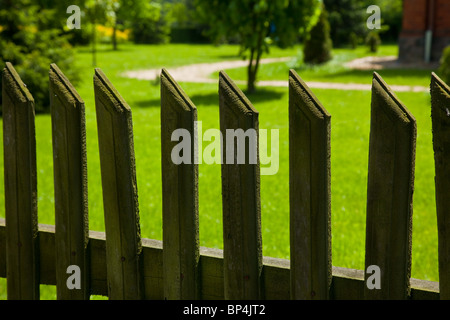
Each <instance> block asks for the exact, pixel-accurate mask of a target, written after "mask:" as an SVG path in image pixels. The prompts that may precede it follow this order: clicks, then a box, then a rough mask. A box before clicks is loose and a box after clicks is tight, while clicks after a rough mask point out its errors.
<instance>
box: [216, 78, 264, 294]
mask: <svg viewBox="0 0 450 320" xmlns="http://www.w3.org/2000/svg"><path fill="white" fill-rule="evenodd" d="M219 112H220V130H221V133H222V137H223V144H222V205H223V242H224V243H223V249H224V253H223V255H224V291H225V299H259V298H260V297H261V292H260V291H261V288H260V287H261V284H260V275H261V270H262V244H261V204H260V184H259V183H260V182H259V179H260V173H259V155H258V130H259V128H258V126H259V122H258V111H256V110H255V109H254V108H253V106H252V105H251V103H250V101H249V100H248V99H247V97H246V96H245V95H244V94H243V93H242V91H241V90H240V89H239V88H238V87H237V86H236V85H235V84H234V83H233V82H232V81H231V79H230V78H229V77H228V75H227V74H226V73H225V72H224V71H221V72H220V75H219ZM239 129H240V130H242V131H240V130H239ZM235 136H236V137H237V143H236V139H235ZM246 136H247V137H248V146H249V148H248V149H247V148H245V141H246V139H245V137H246ZM247 150H248V151H247ZM242 152H243V153H244V156H245V157H242V155H243V154H242ZM240 160H241V161H240ZM242 160H244V161H242Z"/></svg>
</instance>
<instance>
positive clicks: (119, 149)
mask: <svg viewBox="0 0 450 320" xmlns="http://www.w3.org/2000/svg"><path fill="white" fill-rule="evenodd" d="M94 92H95V106H96V111H97V127H98V143H99V150H100V166H101V177H102V187H103V206H104V211H105V231H106V262H107V274H108V276H107V279H108V296H109V298H110V299H114V300H115V299H141V298H143V297H144V285H143V276H142V271H141V265H142V257H141V251H142V244H141V233H140V225H139V203H138V194H137V182H136V167H135V158H134V143H133V123H132V117H131V109H130V107H129V106H128V105H127V103H126V102H125V101H124V100H123V98H122V97H121V96H120V94H119V93H118V92H117V90H116V89H115V88H114V87H113V85H112V84H111V82H110V81H109V80H108V78H107V77H106V76H105V74H104V73H103V72H102V71H101V70H100V69H98V68H97V69H95V75H94Z"/></svg>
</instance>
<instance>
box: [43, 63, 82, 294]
mask: <svg viewBox="0 0 450 320" xmlns="http://www.w3.org/2000/svg"><path fill="white" fill-rule="evenodd" d="M49 83H50V109H51V118H52V141H53V172H54V187H55V247H56V293H57V297H58V299H89V291H90V290H89V282H88V280H89V263H88V261H87V258H88V254H87V247H88V239H89V221H88V195H87V160H86V128H85V116H84V101H83V100H82V99H81V97H80V96H79V94H78V93H77V91H76V90H75V88H74V87H73V86H72V84H71V83H70V82H69V80H68V79H67V78H66V76H65V75H64V74H63V73H62V72H61V70H60V69H59V68H58V66H57V65H56V64H51V65H50V73H49ZM69 266H76V267H78V268H79V270H76V271H75V272H78V271H79V272H80V275H79V276H80V283H79V285H80V286H79V287H78V288H77V287H75V288H73V287H70V288H69V286H68V284H67V280H68V278H69V276H70V273H69V274H68V273H67V270H68V267H69ZM72 272H74V271H72ZM72 285H74V284H72Z"/></svg>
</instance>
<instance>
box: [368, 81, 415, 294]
mask: <svg viewBox="0 0 450 320" xmlns="http://www.w3.org/2000/svg"><path fill="white" fill-rule="evenodd" d="M416 135H417V129H416V120H415V118H414V117H413V115H412V114H411V113H410V112H409V111H408V109H407V108H406V107H405V106H404V105H403V104H402V103H401V102H400V101H399V100H398V99H397V98H396V97H395V95H394V94H393V93H392V91H391V90H390V89H389V87H388V86H387V84H386V83H385V82H384V81H383V79H382V78H381V77H380V76H379V75H378V74H377V73H374V77H373V83H372V105H371V123H370V141H369V173H368V189H367V218H366V258H365V269H366V270H367V267H368V266H370V265H377V266H378V267H379V268H380V270H381V289H368V288H367V287H366V288H365V296H366V298H368V299H406V298H407V296H408V295H409V293H410V292H409V291H410V282H409V278H410V275H411V241H412V239H411V236H412V203H413V190H414V166H415V146H416ZM365 276H366V279H367V277H368V276H370V274H368V273H365Z"/></svg>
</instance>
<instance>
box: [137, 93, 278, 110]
mask: <svg viewBox="0 0 450 320" xmlns="http://www.w3.org/2000/svg"><path fill="white" fill-rule="evenodd" d="M244 93H245V95H246V96H247V98H248V99H249V100H250V102H251V103H252V104H258V103H259V102H267V101H271V100H279V99H281V97H283V95H284V94H286V93H287V91H286V92H283V91H282V90H280V89H270V88H258V89H257V90H256V92H254V93H251V94H248V93H246V92H244ZM189 98H190V99H191V101H192V102H193V103H194V105H195V106H197V107H218V106H219V94H218V93H215V92H209V93H205V94H192V95H191V96H189ZM160 106H161V99H160V98H159V97H158V98H156V99H149V100H141V101H135V102H133V107H136V108H159V107H160Z"/></svg>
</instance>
